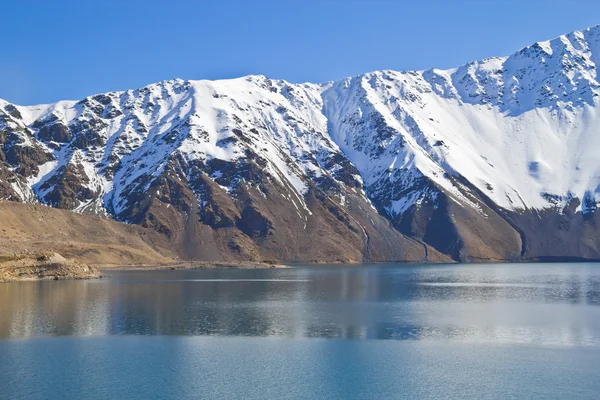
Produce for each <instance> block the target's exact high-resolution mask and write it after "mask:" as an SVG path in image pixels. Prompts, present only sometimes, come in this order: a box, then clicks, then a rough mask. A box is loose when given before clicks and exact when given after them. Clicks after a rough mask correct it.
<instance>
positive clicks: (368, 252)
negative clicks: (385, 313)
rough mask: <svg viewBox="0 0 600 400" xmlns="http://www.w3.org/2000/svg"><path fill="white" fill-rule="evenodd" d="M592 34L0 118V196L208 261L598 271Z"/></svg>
mask: <svg viewBox="0 0 600 400" xmlns="http://www.w3.org/2000/svg"><path fill="white" fill-rule="evenodd" d="M598 62H600V27H593V28H590V29H586V30H584V31H577V32H573V33H570V34H568V35H564V36H561V37H559V38H556V39H553V40H551V41H547V42H539V43H535V44H534V45H532V46H529V47H526V48H524V49H522V50H520V51H518V52H517V53H515V54H513V55H511V56H509V57H499V58H491V59H486V60H482V61H478V62H472V63H468V64H466V65H464V66H461V67H459V68H456V69H453V70H445V71H442V70H437V69H431V70H427V71H405V72H396V71H377V72H373V73H368V74H364V75H361V76H357V77H353V78H348V79H344V80H342V81H339V82H332V83H326V84H320V85H316V84H291V83H288V82H285V81H281V80H271V79H268V78H266V77H264V76H249V77H245V78H239V79H232V80H223V81H183V80H172V81H165V82H161V83H157V84H153V85H149V86H147V87H145V88H141V89H137V90H129V91H125V92H113V93H106V94H102V95H96V96H91V97H88V98H85V99H83V100H81V101H63V102H59V103H56V104H51V105H40V106H30V107H22V106H16V105H13V104H9V103H7V102H3V101H0V161H1V162H2V164H1V166H0V198H3V199H10V200H14V201H19V202H41V203H44V204H47V205H51V206H53V207H59V208H64V209H67V210H73V211H76V212H79V213H89V214H97V215H101V216H106V217H109V218H114V219H116V220H118V221H123V222H127V223H130V224H138V225H142V226H144V227H147V228H151V229H152V230H154V231H155V232H159V233H160V234H161V235H163V236H164V237H166V238H167V240H168V241H169V243H172V244H173V250H174V252H176V253H177V254H179V255H181V256H182V257H185V258H190V259H207V260H211V259H212V260H241V259H248V260H285V261H288V260H295V261H346V262H348V261H352V262H358V261H363V260H373V261H386V260H411V261H419V260H425V259H427V260H430V261H441V260H447V259H448V257H451V258H453V259H455V260H462V261H471V260H516V259H539V258H549V259H552V258H554V259H556V258H581V259H600V247H599V246H600V237H599V235H598V229H597V228H596V226H597V224H596V222H597V221H596V220H597V219H598V214H597V212H596V209H597V203H598V201H599V195H598V193H599V192H600V158H598V157H597V156H596V152H597V151H598V149H600V128H599V126H600V124H598V120H597V118H598V111H599V102H598V94H599V93H600V83H599V81H598V76H597V63H598Z"/></svg>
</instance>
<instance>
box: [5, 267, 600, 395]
mask: <svg viewBox="0 0 600 400" xmlns="http://www.w3.org/2000/svg"><path fill="white" fill-rule="evenodd" d="M111 274H112V276H111V277H110V278H107V279H104V280H100V281H59V282H23V283H10V284H2V285H0V359H1V360H2V362H1V363H0V398H7V399H8V398H10V399H21V398H22V399H30V398H32V399H54V398H57V399H58V398H93V399H95V398H98V399H100V398H127V399H145V398H162V399H179V398H257V399H259V398H328V399H336V398H339V399H345V398H365V399H366V398H407V399H408V398H432V399H433V398H473V399H485V398H490V399H492V398H498V399H519V398H532V397H537V398H557V399H559V398H580V399H581V398H586V399H587V398H589V399H593V398H597V393H600V383H599V382H600V379H599V378H600V307H599V306H600V266H598V265H597V264H517V265H514V264H501V265H478V266H475V265H469V266H462V265H444V266H420V265H410V266H406V265H404V266H398V265H397V266H390V265H384V266H381V265H379V266H369V265H365V266H362V267H357V266H352V267H342V266H297V267H295V268H291V269H265V270H200V271H148V272H111Z"/></svg>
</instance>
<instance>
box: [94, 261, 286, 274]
mask: <svg viewBox="0 0 600 400" xmlns="http://www.w3.org/2000/svg"><path fill="white" fill-rule="evenodd" d="M96 268H97V269H99V270H100V271H106V272H109V271H173V270H199V269H272V268H277V269H283V268H290V266H289V265H285V264H279V263H271V262H257V261H180V262H173V263H167V264H132V265H99V266H96Z"/></svg>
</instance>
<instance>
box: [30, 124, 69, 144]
mask: <svg viewBox="0 0 600 400" xmlns="http://www.w3.org/2000/svg"><path fill="white" fill-rule="evenodd" d="M37 136H38V137H39V138H40V139H42V140H44V141H47V142H58V143H67V142H69V141H70V140H71V139H72V138H73V134H72V133H71V131H70V130H69V128H68V127H67V126H66V125H64V124H63V123H61V122H50V123H48V124H45V125H43V126H41V127H40V129H39V131H38V133H37Z"/></svg>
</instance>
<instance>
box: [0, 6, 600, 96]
mask: <svg viewBox="0 0 600 400" xmlns="http://www.w3.org/2000/svg"><path fill="white" fill-rule="evenodd" d="M1 13H2V23H0V50H1V52H0V98H4V99H6V100H9V101H12V102H15V103H17V104H23V105H27V104H35V103H47V102H53V101H57V100H61V99H80V98H83V97H85V96H87V95H91V94H94V93H100V92H106V91H111V90H124V89H130V88H136V87H141V86H144V85H146V84H149V83H153V82H156V81H160V80H163V79H171V78H183V79H219V78H230V77H237V76H242V75H248V74H264V75H267V76H268V77H271V78H281V79H286V80H289V81H291V82H304V81H312V82H324V81H328V80H336V79H340V78H343V77H346V76H352V75H357V74H360V73H363V72H368V71H372V70H377V69H396V70H403V69H427V68H430V67H434V66H435V67H438V68H452V67H455V66H458V65H460V64H463V63H465V62H467V61H470V60H476V59H481V58H483V57H488V56H500V55H508V54H510V53H512V52H514V51H516V50H518V49H520V48H521V47H524V46H526V45H529V44H532V43H533V42H535V41H538V40H546V39H550V38H553V37H555V36H558V35H560V34H563V33H567V32H570V31H572V30H575V29H583V28H586V27H588V26H592V25H596V24H599V23H600V1H573V0H571V1H552V0H547V1H541V0H540V1H536V0H522V1H511V0H506V1H495V0H481V1H477V0H470V1H451V0H438V1H435V0H430V1H409V0H406V1H403V0H388V1H375V0H371V1H352V0H346V1H344V0H329V1H327V0H324V1H317V0H302V1H291V0H290V1H286V0H280V1H260V0H254V1H253V0H238V1H233V0H216V1H177V0H170V1H167V0H145V1H133V0H74V1H71V0H56V1H49V0H39V1H34V0H14V1H5V2H3V4H2V8H1Z"/></svg>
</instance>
